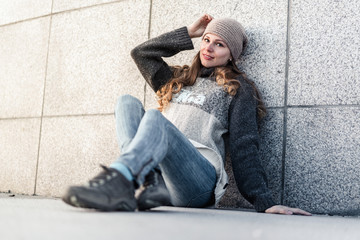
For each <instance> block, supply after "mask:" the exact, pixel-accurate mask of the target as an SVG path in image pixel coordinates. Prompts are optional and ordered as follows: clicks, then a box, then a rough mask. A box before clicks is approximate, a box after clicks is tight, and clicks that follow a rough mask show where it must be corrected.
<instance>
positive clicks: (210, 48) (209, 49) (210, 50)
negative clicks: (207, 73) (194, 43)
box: [206, 43, 214, 52]
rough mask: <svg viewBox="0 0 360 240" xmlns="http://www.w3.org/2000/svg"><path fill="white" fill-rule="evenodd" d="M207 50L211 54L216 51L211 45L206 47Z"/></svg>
mask: <svg viewBox="0 0 360 240" xmlns="http://www.w3.org/2000/svg"><path fill="white" fill-rule="evenodd" d="M206 50H207V51H209V52H212V51H213V50H214V48H213V45H212V44H211V43H209V44H208V45H206Z"/></svg>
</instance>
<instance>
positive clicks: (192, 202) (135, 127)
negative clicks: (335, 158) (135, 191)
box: [115, 95, 216, 207]
mask: <svg viewBox="0 0 360 240" xmlns="http://www.w3.org/2000/svg"><path fill="white" fill-rule="evenodd" d="M115 117H116V132H117V137H118V142H119V145H120V148H121V155H120V157H119V158H118V159H117V161H120V162H121V163H123V164H124V165H126V166H127V167H128V168H129V169H130V171H131V173H132V174H133V176H134V178H135V179H136V182H137V183H138V184H139V185H141V184H142V183H143V182H144V179H145V176H146V175H147V174H148V173H149V172H150V171H151V170H152V169H153V168H155V167H157V166H159V167H160V169H161V171H162V175H163V177H164V180H165V183H166V186H167V188H168V190H169V192H170V195H171V200H172V204H173V205H174V206H182V207H205V206H208V205H210V204H213V202H212V201H213V199H214V189H215V185H216V172H215V168H214V167H213V166H212V165H211V163H210V162H209V161H208V160H207V159H206V158H204V157H203V156H202V155H201V154H200V152H199V151H198V150H197V149H196V148H195V147H194V146H193V145H192V144H191V142H190V141H189V140H188V139H187V138H186V137H185V136H184V135H183V134H182V133H181V132H180V131H179V130H178V129H177V128H176V127H175V126H174V125H173V124H172V123H171V122H170V121H168V120H167V119H166V118H165V117H164V116H163V115H162V114H161V112H160V111H158V110H156V109H150V110H148V111H146V112H145V110H144V108H143V106H142V103H141V102H140V101H139V100H138V99H136V98H135V97H132V96H130V95H123V96H121V97H119V99H118V102H117V105H116V109H115Z"/></svg>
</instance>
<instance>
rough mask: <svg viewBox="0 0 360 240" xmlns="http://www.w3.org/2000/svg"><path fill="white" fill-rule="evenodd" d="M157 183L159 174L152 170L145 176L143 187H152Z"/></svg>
mask: <svg viewBox="0 0 360 240" xmlns="http://www.w3.org/2000/svg"><path fill="white" fill-rule="evenodd" d="M158 184H159V176H158V173H157V172H155V171H154V170H152V171H151V172H149V174H148V175H146V177H145V182H144V187H152V186H156V185H158Z"/></svg>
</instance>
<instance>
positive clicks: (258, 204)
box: [253, 194, 276, 212]
mask: <svg viewBox="0 0 360 240" xmlns="http://www.w3.org/2000/svg"><path fill="white" fill-rule="evenodd" d="M253 205H254V208H255V210H256V211H257V212H265V210H266V209H268V208H270V207H272V206H274V205H276V203H275V202H274V200H273V199H272V197H271V196H270V194H266V195H262V196H258V197H257V198H256V200H255V202H254V204H253Z"/></svg>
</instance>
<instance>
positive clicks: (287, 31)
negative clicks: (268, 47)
mask: <svg viewBox="0 0 360 240" xmlns="http://www.w3.org/2000/svg"><path fill="white" fill-rule="evenodd" d="M290 10H291V0H288V6H287V22H286V25H287V28H286V60H285V61H286V62H285V84H284V113H283V114H284V115H283V116H284V119H283V151H282V162H281V200H280V201H281V204H284V197H285V196H284V195H285V179H286V176H285V170H286V144H287V141H286V140H287V116H288V106H287V104H288V81H289V58H290V18H291V14H290Z"/></svg>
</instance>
